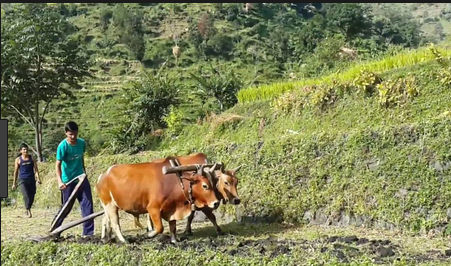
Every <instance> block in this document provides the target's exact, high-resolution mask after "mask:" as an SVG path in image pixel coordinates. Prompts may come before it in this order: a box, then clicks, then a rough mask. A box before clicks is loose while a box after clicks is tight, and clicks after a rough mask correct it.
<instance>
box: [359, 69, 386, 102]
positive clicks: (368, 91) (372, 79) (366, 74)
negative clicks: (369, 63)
mask: <svg viewBox="0 0 451 266" xmlns="http://www.w3.org/2000/svg"><path fill="white" fill-rule="evenodd" d="M381 82H382V79H381V78H380V77H379V76H378V75H376V74H375V73H373V72H370V71H367V70H361V71H360V74H359V75H358V76H357V77H356V78H355V79H354V80H353V82H352V84H353V85H354V86H355V87H356V88H357V89H358V90H359V91H360V92H361V93H363V94H364V95H365V96H371V95H372V94H373V92H374V91H375V90H376V86H377V85H378V84H380V83H381Z"/></svg>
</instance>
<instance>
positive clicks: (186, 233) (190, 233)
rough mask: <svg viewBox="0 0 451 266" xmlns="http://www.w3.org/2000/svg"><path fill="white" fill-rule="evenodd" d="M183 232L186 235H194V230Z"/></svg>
mask: <svg viewBox="0 0 451 266" xmlns="http://www.w3.org/2000/svg"><path fill="white" fill-rule="evenodd" d="M183 234H184V235H186V236H192V235H193V232H191V231H185V232H184V233H183Z"/></svg>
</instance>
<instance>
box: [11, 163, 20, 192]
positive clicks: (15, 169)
mask: <svg viewBox="0 0 451 266" xmlns="http://www.w3.org/2000/svg"><path fill="white" fill-rule="evenodd" d="M18 176H19V159H16V160H15V161H14V179H13V187H12V189H13V190H14V189H15V188H16V185H17V177H18Z"/></svg>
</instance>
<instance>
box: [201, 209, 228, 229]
mask: <svg viewBox="0 0 451 266" xmlns="http://www.w3.org/2000/svg"><path fill="white" fill-rule="evenodd" d="M202 212H203V213H205V215H206V216H207V217H208V219H209V220H210V222H211V223H212V224H213V225H214V227H215V229H216V233H217V234H218V235H223V234H224V233H223V232H222V230H221V228H220V227H219V225H218V223H217V222H216V216H215V215H214V214H213V211H212V210H209V209H206V208H205V209H203V210H202Z"/></svg>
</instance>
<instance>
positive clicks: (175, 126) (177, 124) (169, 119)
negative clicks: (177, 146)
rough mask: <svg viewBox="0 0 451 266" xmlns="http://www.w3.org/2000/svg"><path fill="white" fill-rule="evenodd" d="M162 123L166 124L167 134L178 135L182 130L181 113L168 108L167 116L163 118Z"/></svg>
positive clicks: (175, 109)
mask: <svg viewBox="0 0 451 266" xmlns="http://www.w3.org/2000/svg"><path fill="white" fill-rule="evenodd" d="M163 119H164V122H165V123H166V125H167V127H168V129H167V131H168V133H169V134H171V135H178V134H179V133H180V132H181V131H182V129H183V112H182V111H181V110H180V109H178V108H175V107H174V106H171V107H170V108H169V114H168V115H167V116H165V117H164V118H163Z"/></svg>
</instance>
